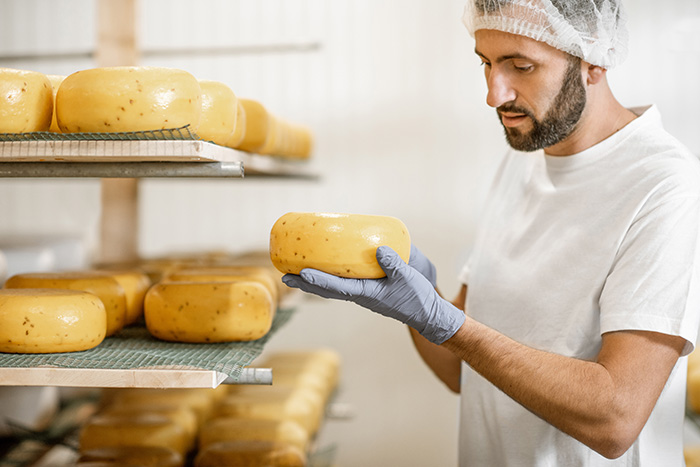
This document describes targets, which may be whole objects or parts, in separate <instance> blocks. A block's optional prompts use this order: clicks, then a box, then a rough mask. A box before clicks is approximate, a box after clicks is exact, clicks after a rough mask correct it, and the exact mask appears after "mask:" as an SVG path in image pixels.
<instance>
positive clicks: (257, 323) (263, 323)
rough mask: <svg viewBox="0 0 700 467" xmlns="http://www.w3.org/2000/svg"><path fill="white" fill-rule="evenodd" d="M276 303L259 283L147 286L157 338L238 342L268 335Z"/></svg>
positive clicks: (147, 312)
mask: <svg viewBox="0 0 700 467" xmlns="http://www.w3.org/2000/svg"><path fill="white" fill-rule="evenodd" d="M274 313H275V304H274V303H273V301H272V296H271V295H270V292H268V290H267V289H266V288H265V286H264V285H262V284H261V283H259V282H253V281H240V282H161V283H158V284H156V285H154V286H153V287H151V288H150V289H149V290H148V293H147V294H146V300H145V308H144V318H145V320H146V327H147V328H148V331H149V332H150V333H151V335H152V336H153V337H156V338H158V339H162V340H165V341H171V342H192V343H210V342H234V341H252V340H256V339H259V338H261V337H263V336H264V335H265V334H267V332H268V331H269V330H270V327H271V326H272V317H273V316H274Z"/></svg>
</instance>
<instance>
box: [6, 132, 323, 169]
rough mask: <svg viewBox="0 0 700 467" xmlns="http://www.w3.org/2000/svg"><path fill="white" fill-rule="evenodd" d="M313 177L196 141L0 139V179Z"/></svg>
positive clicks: (300, 165) (288, 165)
mask: <svg viewBox="0 0 700 467" xmlns="http://www.w3.org/2000/svg"><path fill="white" fill-rule="evenodd" d="M246 175H249V176H250V175H253V176H264V177H286V178H306V179H313V178H316V177H315V175H314V174H313V173H312V172H311V171H309V169H308V164H307V163H306V161H296V160H290V159H284V158H281V157H275V156H267V155H259V154H250V153H246V152H243V151H237V150H235V149H231V148H226V147H222V146H218V145H216V144H214V143H211V142H207V141H201V140H56V141H52V140H48V141H42V140H29V141H0V178H46V177H54V178H66V177H67V178H80V177H88V178H90V177H92V178H154V177H155V178H157V177H161V178H162V177H167V178H178V177H188V178H192V177H195V178H196V177H206V178H243V177H244V176H246Z"/></svg>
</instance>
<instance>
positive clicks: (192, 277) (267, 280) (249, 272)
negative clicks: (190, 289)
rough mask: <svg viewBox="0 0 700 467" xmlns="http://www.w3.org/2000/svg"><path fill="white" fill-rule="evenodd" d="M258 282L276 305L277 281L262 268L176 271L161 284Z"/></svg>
mask: <svg viewBox="0 0 700 467" xmlns="http://www.w3.org/2000/svg"><path fill="white" fill-rule="evenodd" d="M245 280H248V281H256V282H260V283H261V284H262V285H264V286H265V288H266V289H267V290H268V291H269V292H270V295H271V296H272V301H273V303H275V304H277V302H278V297H279V288H278V285H277V282H278V281H277V280H275V279H273V277H272V275H271V274H270V273H269V271H268V270H267V269H265V268H262V267H245V266H219V267H208V268H185V269H178V270H176V271H174V272H171V273H170V274H168V275H167V276H166V277H165V278H164V279H163V282H233V281H238V282H240V281H245Z"/></svg>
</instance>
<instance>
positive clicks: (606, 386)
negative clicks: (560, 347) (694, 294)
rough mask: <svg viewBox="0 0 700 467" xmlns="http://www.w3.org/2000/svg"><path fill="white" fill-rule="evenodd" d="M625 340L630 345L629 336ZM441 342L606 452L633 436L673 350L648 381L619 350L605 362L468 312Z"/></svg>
mask: <svg viewBox="0 0 700 467" xmlns="http://www.w3.org/2000/svg"><path fill="white" fill-rule="evenodd" d="M650 334H651V333H650ZM643 337H644V336H642V337H640V339H642V338H643ZM634 338H636V336H635V337H634ZM614 339H617V337H615V338H614ZM627 342H630V341H627ZM640 342H641V343H642V344H644V342H642V341H640ZM625 345H626V346H627V347H626V348H627V350H626V351H627V352H629V349H630V348H631V346H632V345H634V343H632V342H630V344H629V345H628V344H625ZM442 346H443V347H445V348H447V349H449V350H450V351H452V352H453V353H454V354H455V355H456V356H458V357H459V358H461V359H463V360H464V361H466V362H467V364H469V366H470V367H471V368H473V369H474V370H475V371H477V372H478V373H479V374H481V375H482V376H483V377H484V378H486V379H487V380H488V381H490V382H491V383H492V384H494V385H495V386H496V387H498V388H499V389H501V390H502V391H503V392H504V393H506V394H507V395H508V396H510V397H511V398H512V399H514V400H515V401H516V402H518V403H520V404H521V405H523V406H524V407H525V408H527V409H528V410H530V411H531V412H533V413H534V414H536V415H537V416H539V417H540V418H542V419H544V420H545V421H547V422H548V423H550V424H552V425H553V426H555V427H557V428H559V429H560V430H562V431H563V432H565V433H567V434H569V435H571V436H572V437H574V438H576V439H578V440H579V441H581V442H582V443H584V444H586V445H587V446H589V447H591V448H592V449H594V450H596V451H597V452H599V453H601V454H602V455H604V456H606V457H617V456H619V455H621V454H622V453H624V451H626V449H627V448H628V446H629V445H630V444H631V443H632V442H633V441H634V440H635V439H636V437H637V436H638V434H639V431H641V428H642V427H643V426H644V423H646V419H647V418H648V416H649V413H651V410H652V409H653V406H654V404H655V402H656V399H657V398H658V395H659V393H660V391H661V389H662V388H663V384H664V382H665V380H666V378H667V377H668V372H669V371H670V369H668V370H666V368H667V367H668V365H669V364H670V365H671V368H672V366H673V363H674V362H673V361H672V359H673V358H674V357H673V352H675V351H676V350H675V348H674V350H673V351H669V353H668V356H665V357H664V358H663V359H661V360H662V361H661V362H659V367H660V369H659V370H658V371H656V370H655V369H653V370H654V372H653V373H652V374H653V375H656V376H654V378H655V381H654V384H649V383H645V382H641V381H635V380H634V379H635V372H634V370H633V369H631V368H630V369H629V371H628V369H626V368H624V367H623V365H620V364H619V362H618V361H619V360H620V359H619V358H617V357H614V358H611V359H610V360H611V362H613V363H611V365H610V366H611V367H612V368H607V367H606V365H605V364H604V363H601V361H597V362H592V361H584V360H579V359H575V358H569V357H564V356H561V355H557V354H553V353H548V352H544V351H540V350H536V349H533V348H530V347H527V346H525V345H522V344H520V343H518V342H515V341H513V340H512V339H510V338H508V337H506V336H504V335H502V334H500V333H498V332H496V331H494V330H492V329H490V328H488V327H487V326H484V325H483V324H481V323H478V322H476V321H474V320H473V319H470V318H469V317H467V321H466V322H465V324H464V325H463V326H462V328H461V329H460V330H459V331H458V332H457V333H456V334H455V335H454V336H453V337H452V338H451V339H449V340H448V341H447V342H445V343H444V344H443V345H442ZM618 348H619V346H618ZM661 351H662V352H664V350H663V347H662V348H661ZM675 358H677V355H676V357H675ZM631 363H632V365H631V366H634V365H635V364H637V365H638V363H636V362H631ZM638 373H645V372H643V371H639V372H638ZM645 376H646V377H648V376H649V373H646V374H645ZM637 377H638V376H637Z"/></svg>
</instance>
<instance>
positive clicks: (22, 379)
mask: <svg viewBox="0 0 700 467" xmlns="http://www.w3.org/2000/svg"><path fill="white" fill-rule="evenodd" d="M246 175H250V176H254V177H284V178H304V179H314V178H316V176H315V175H314V174H313V173H312V172H310V171H309V170H308V168H307V164H306V163H305V161H294V160H285V159H283V158H279V157H272V156H266V155H265V156H263V155H258V154H249V153H245V152H242V151H237V150H234V149H230V148H226V147H222V146H218V145H216V144H214V143H211V142H207V141H202V140H191V139H184V140H170V139H164V140H154V139H148V140H93V139H80V140H36V139H31V140H26V141H24V140H19V141H7V140H0V178H46V177H54V178H64V177H67V178H85V177H88V178H89V177H93V178H119V179H124V178H134V179H138V178H151V177H156V178H159V177H167V178H192V177H195V178H196V177H207V178H232V179H242V178H244V176H246ZM285 306H286V307H287V306H289V304H285ZM220 384H272V370H271V369H267V368H248V367H246V368H243V369H241V371H240V374H239V375H238V376H237V377H236V378H233V377H230V376H228V375H227V374H225V373H221V372H218V371H213V370H207V369H200V368H192V367H185V368H182V367H177V368H175V367H155V368H150V367H148V368H122V369H110V368H103V369H100V368H69V367H68V368H67V367H56V366H50V367H46V366H38V367H30V368H16V367H1V368H0V386H64V387H153V388H168V387H180V388H182V387H190V388H215V387H217V386H219V385H220Z"/></svg>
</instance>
